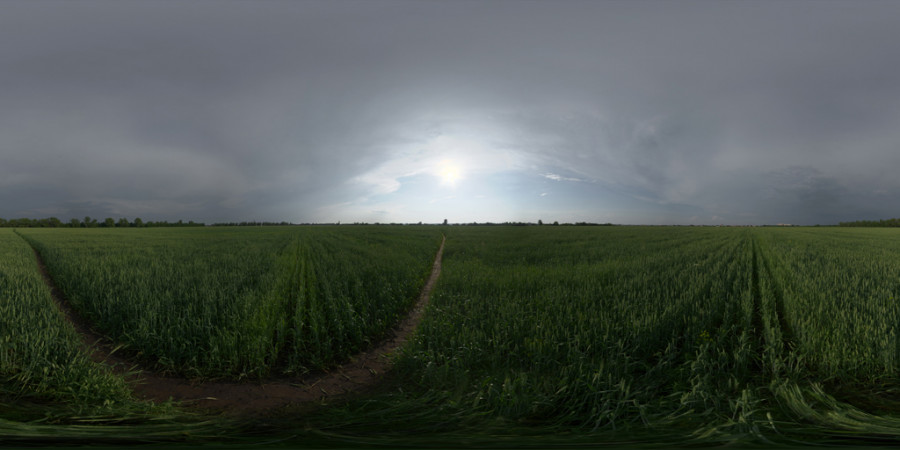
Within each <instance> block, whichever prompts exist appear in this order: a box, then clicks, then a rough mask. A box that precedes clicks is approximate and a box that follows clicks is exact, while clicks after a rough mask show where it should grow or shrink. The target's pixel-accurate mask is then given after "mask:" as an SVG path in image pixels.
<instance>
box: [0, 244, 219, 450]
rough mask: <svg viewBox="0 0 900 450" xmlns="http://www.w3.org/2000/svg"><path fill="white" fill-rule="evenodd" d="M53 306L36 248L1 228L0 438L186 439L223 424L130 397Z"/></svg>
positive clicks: (61, 440)
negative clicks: (92, 358) (35, 253)
mask: <svg viewBox="0 0 900 450" xmlns="http://www.w3.org/2000/svg"><path fill="white" fill-rule="evenodd" d="M87 351H88V349H87V348H86V347H85V346H84V344H83V343H82V342H81V340H80V339H79V336H78V334H77V332H76V331H75V329H74V328H73V327H72V326H71V325H70V324H69V323H68V322H67V321H66V319H65V317H64V316H63V313H62V312H61V311H60V310H59V309H58V308H57V307H56V305H55V304H54V303H53V300H52V298H51V295H50V290H49V288H48V287H47V286H46V284H44V282H43V280H42V278H41V275H40V272H39V271H38V266H37V262H36V260H35V256H34V253H33V252H32V250H31V248H30V247H29V246H28V244H26V243H25V241H23V240H22V239H21V238H20V237H19V236H17V235H16V234H15V233H14V232H13V230H11V229H0V444H4V445H8V444H12V443H16V442H27V443H32V444H33V443H36V442H43V443H60V444H62V443H66V444H74V443H85V442H111V441H112V442H115V441H119V440H122V439H128V440H130V441H133V440H135V439H137V440H142V441H145V442H160V441H172V440H177V441H184V440H186V439H189V438H190V437H191V436H205V437H207V438H208V437H212V436H217V435H220V434H221V433H222V432H223V430H224V428H223V426H222V425H223V424H221V423H218V422H215V421H212V422H211V421H208V420H207V419H203V418H199V417H192V416H190V415H185V414H181V413H177V412H176V411H175V410H174V409H173V407H172V406H171V405H154V404H152V403H149V402H144V401H139V400H135V399H134V398H133V397H132V396H131V391H130V389H129V388H128V386H127V385H126V383H125V381H124V380H123V379H122V378H121V377H120V376H118V375H116V374H114V373H112V372H111V371H110V370H109V369H108V368H107V367H106V366H104V365H102V364H98V363H94V362H92V361H91V360H90V358H89V357H88V356H87V355H88V353H87Z"/></svg>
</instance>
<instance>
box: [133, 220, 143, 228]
mask: <svg viewBox="0 0 900 450" xmlns="http://www.w3.org/2000/svg"><path fill="white" fill-rule="evenodd" d="M132 225H133V226H135V227H138V228H140V227H143V226H144V221H143V220H141V218H140V217H135V218H134V223H133V224H132Z"/></svg>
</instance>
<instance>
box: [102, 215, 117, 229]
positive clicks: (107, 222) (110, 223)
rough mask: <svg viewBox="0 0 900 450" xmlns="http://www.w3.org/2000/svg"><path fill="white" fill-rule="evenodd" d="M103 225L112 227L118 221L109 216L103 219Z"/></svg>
mask: <svg viewBox="0 0 900 450" xmlns="http://www.w3.org/2000/svg"><path fill="white" fill-rule="evenodd" d="M101 226H103V227H106V228H112V227H114V226H116V221H115V220H113V218H112V217H107V218H106V219H103V225H101Z"/></svg>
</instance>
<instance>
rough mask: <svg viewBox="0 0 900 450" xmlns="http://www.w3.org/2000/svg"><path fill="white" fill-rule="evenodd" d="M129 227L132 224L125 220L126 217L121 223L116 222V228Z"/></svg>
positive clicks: (120, 220)
mask: <svg viewBox="0 0 900 450" xmlns="http://www.w3.org/2000/svg"><path fill="white" fill-rule="evenodd" d="M128 225H130V224H129V223H128V219H126V218H124V217H122V218H120V219H119V221H118V222H116V226H117V227H120V228H121V227H127V226H128Z"/></svg>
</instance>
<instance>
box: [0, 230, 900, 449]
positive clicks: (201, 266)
mask: <svg viewBox="0 0 900 450" xmlns="http://www.w3.org/2000/svg"><path fill="white" fill-rule="evenodd" d="M0 231H3V230H0ZM18 232H19V233H20V234H21V235H22V237H24V238H25V240H27V241H28V242H29V243H31V244H32V245H33V246H34V247H35V248H36V249H37V250H38V251H39V252H40V254H41V256H42V259H43V260H44V262H45V263H46V265H47V268H48V271H49V272H50V274H51V275H52V277H53V279H54V280H55V281H56V283H57V285H58V286H59V287H60V289H62V290H63V291H64V292H65V294H66V296H67V298H68V299H69V300H70V301H71V302H72V303H73V305H74V306H75V307H76V308H77V309H78V310H79V311H80V312H81V313H82V314H83V315H84V316H85V317H86V318H87V319H88V320H90V321H92V322H93V323H95V324H96V326H97V328H99V329H100V330H102V332H103V333H104V334H106V335H107V336H109V338H110V339H111V340H113V341H115V342H118V343H120V344H122V345H123V346H124V350H122V351H123V352H126V353H127V354H128V355H130V357H132V358H134V359H135V360H136V361H138V362H140V363H141V364H144V365H146V366H148V367H151V368H153V369H154V370H157V371H166V372H171V373H175V374H180V375H182V376H188V377H194V378H197V377H199V378H211V377H229V378H251V379H253V380H254V381H253V382H256V383H259V382H265V380H266V377H269V376H272V375H279V376H283V375H290V374H302V373H305V372H308V371H313V370H323V369H324V370H328V368H330V367H333V366H334V365H335V364H338V363H340V362H341V361H342V360H343V359H345V358H347V357H348V356H350V355H353V354H355V353H357V352H359V351H361V350H363V349H365V348H366V347H367V346H368V345H370V344H372V343H374V342H377V341H378V340H379V339H380V338H381V337H382V336H384V335H385V334H386V333H387V332H388V330H390V329H391V327H393V326H395V324H396V323H397V321H398V320H399V319H400V318H401V317H402V316H403V315H405V313H406V311H407V310H408V308H409V307H410V305H411V304H412V303H413V302H414V301H415V298H416V296H417V294H418V291H419V290H420V289H421V288H422V285H423V284H424V281H425V279H426V278H427V276H428V273H429V271H430V270H431V263H432V261H433V259H434V256H435V252H436V251H437V249H438V246H439V245H440V242H441V234H442V233H443V234H445V235H446V246H445V250H444V253H443V265H442V271H441V274H440V278H439V280H438V284H437V287H436V289H435V291H434V293H433V294H432V298H431V302H430V304H429V306H428V308H427V310H426V313H425V318H424V321H423V322H422V324H421V325H420V326H419V328H418V329H417V330H416V333H415V336H414V338H413V339H412V340H411V341H410V342H408V343H407V345H406V346H405V347H404V348H403V349H402V351H401V352H400V353H399V354H398V355H395V358H396V365H395V368H394V370H393V371H392V372H391V376H390V377H388V378H387V379H385V381H384V384H383V385H382V386H381V388H380V389H378V390H377V391H375V392H367V393H362V394H360V395H359V396H357V397H356V398H355V399H351V400H349V401H347V402H336V403H332V404H329V405H325V407H320V408H318V409H317V410H315V411H314V412H311V413H309V414H307V415H304V416H302V417H299V418H298V417H292V418H289V419H285V421H284V423H281V424H280V425H279V427H280V428H277V429H276V430H269V431H270V432H271V433H275V434H278V433H284V434H285V435H294V434H297V433H300V431H298V430H307V431H306V432H309V430H315V431H313V432H312V433H313V434H314V435H315V436H319V437H321V436H330V438H329V439H335V440H338V441H343V442H354V443H359V442H363V441H360V440H359V439H361V438H360V436H366V438H365V440H364V442H368V443H372V444H384V445H389V444H390V443H391V442H398V441H404V442H407V443H413V444H422V443H426V442H434V440H435V439H445V440H452V439H462V437H461V436H471V435H472V434H473V433H475V434H476V435H478V434H479V433H480V436H481V437H480V438H477V437H476V438H475V440H474V441H466V442H470V443H472V442H475V443H482V444H484V445H488V444H490V443H491V442H495V441H494V439H496V437H497V435H511V436H513V437H512V438H511V439H516V438H515V436H533V435H543V436H549V435H553V434H560V433H564V434H565V436H566V437H565V438H557V440H552V439H551V440H543V441H541V442H542V443H543V444H544V445H550V444H553V443H556V444H561V443H563V442H566V440H568V441H571V442H580V443H591V442H615V441H617V440H620V441H622V442H642V441H648V442H671V441H676V442H678V443H695V444H714V443H727V442H766V441H776V442H782V443H792V442H810V441H815V442H831V443H846V442H850V441H853V442H856V443H865V442H871V440H873V439H880V440H881V441H880V442H882V443H883V442H885V441H884V440H888V441H890V442H895V440H896V439H897V438H898V437H900V420H898V419H896V414H897V413H898V412H900V395H898V394H900V382H898V381H900V378H898V362H897V361H898V356H900V340H898V337H897V332H896V326H897V324H898V319H900V302H898V301H897V299H898V296H900V257H898V256H897V255H900V233H897V232H896V231H895V230H872V229H834V228H819V229H816V228H797V229H775V228H763V229H750V228H659V227H552V226H543V227H536V226H531V227H346V226H342V227H302V228H259V229H258V228H244V229H238V228H225V229H188V230H169V229H153V230H150V229H145V230H141V229H124V230H99V229H94V230H20V231H18ZM0 238H2V239H3V240H2V242H3V245H4V246H3V247H2V248H3V251H4V253H3V254H2V258H3V259H2V261H0V267H2V268H3V277H2V278H0V281H2V282H3V283H4V284H2V287H3V290H2V291H0V295H2V297H0V308H3V311H4V314H3V317H2V318H0V320H4V322H2V323H3V325H4V326H3V327H2V328H0V344H2V345H3V347H2V348H0V356H4V358H5V359H4V360H3V361H2V366H0V368H2V374H3V376H4V378H5V379H6V381H5V382H4V383H5V384H4V385H3V386H4V391H3V396H4V397H3V398H4V400H2V401H3V402H5V403H12V404H16V403H15V402H16V401H18V400H17V399H19V398H22V395H24V394H22V392H28V393H29V394H28V395H37V396H40V397H41V398H43V399H45V400H46V401H50V402H57V403H68V402H74V401H77V400H76V397H75V396H74V394H66V393H64V391H65V387H64V386H70V385H72V384H73V383H75V384H77V385H79V386H86V387H83V388H81V391H83V392H82V393H80V394H78V395H82V396H86V397H85V398H91V395H94V396H97V395H100V394H96V392H104V394H102V395H112V394H106V392H118V394H115V395H118V397H114V398H116V399H118V400H116V401H117V402H119V403H120V404H130V405H141V404H140V403H139V402H138V401H137V400H134V399H131V398H130V397H129V394H128V389H127V386H126V383H124V382H123V381H122V380H121V379H119V378H116V377H115V376H114V375H112V374H110V373H109V372H108V371H104V370H102V369H103V368H102V367H101V366H98V365H96V364H94V363H91V362H90V361H89V360H88V359H87V358H86V357H84V355H83V350H80V347H79V345H78V336H77V335H76V334H74V332H73V331H72V330H69V331H64V330H68V329H69V328H67V324H66V323H65V320H64V319H63V317H62V316H61V314H59V313H56V314H54V306H53V304H52V302H51V301H50V298H49V291H48V290H47V289H46V286H43V285H42V284H41V282H40V275H39V273H38V267H37V264H36V263H35V260H34V259H33V254H31V253H29V252H30V251H31V250H30V249H29V247H28V245H27V244H26V241H25V240H23V239H21V238H20V237H19V236H16V235H15V234H13V233H12V232H9V231H4V233H2V234H0ZM11 280H16V281H15V282H13V281H11ZM24 305H39V307H38V306H29V307H28V308H29V309H25V306H24ZM34 311H42V312H41V313H40V314H44V315H46V316H47V318H46V319H40V320H44V321H45V322H46V323H47V324H46V325H42V326H40V327H38V328H41V329H57V328H58V329H60V330H63V331H59V332H52V333H43V337H41V338H40V339H38V338H34V337H28V338H22V337H20V336H25V335H28V333H29V332H31V331H30V330H32V329H34V328H35V327H31V326H30V324H31V323H36V322H35V321H36V320H38V319H35V318H34V317H38V316H36V315H35V314H38V313H36V312H34ZM42 323H43V322H42ZM41 339H43V340H41ZM27 355H32V356H27ZM33 355H38V356H33ZM60 355H62V356H60ZM24 358H31V359H24ZM54 358H56V359H54ZM69 360H71V361H73V362H72V363H71V364H70V363H67V362H66V361H69ZM28 361H31V362H28ZM70 367H77V368H79V369H78V371H79V373H84V374H86V375H79V376H84V377H88V376H94V375H90V374H91V373H93V372H91V371H92V370H93V371H94V372H96V373H97V374H99V375H97V376H102V377H106V378H101V379H103V380H106V381H104V383H106V384H107V385H109V386H113V387H111V388H110V387H97V388H93V387H91V386H94V385H96V384H98V382H94V381H81V379H80V378H79V379H78V380H75V381H64V382H63V381H58V378H59V377H61V376H63V374H66V373H68V372H67V371H68V370H70V369H69V368H70ZM65 376H69V375H65ZM91 383H94V384H91ZM104 386H106V385H104ZM116 386H118V387H116ZM116 389H118V390H116ZM16 392H18V393H16ZM78 398H81V397H78ZM6 399H9V400H6ZM96 403H97V400H94V404H96ZM101 404H102V402H101ZM134 407H140V406H134ZM143 408H144V409H145V410H146V411H152V410H151V409H150V407H149V406H147V405H144V406H143ZM20 409H21V407H20ZM26 409H27V408H26ZM147 414H151V415H152V414H154V413H152V412H150V413H147ZM3 417H5V418H7V419H8V418H9V417H10V416H3ZM55 420H57V421H59V422H60V423H67V422H66V420H67V419H65V417H63V416H59V417H58V418H57V419H55ZM2 433H3V431H2V430H0V435H2ZM301 434H302V433H301ZM436 436H437V437H436ZM507 438H508V439H509V437H507ZM479 439H481V440H479ZM521 439H524V437H523V438H521ZM297 442H298V443H302V442H304V441H303V440H302V439H301V440H298V441H297ZM458 442H461V441H458ZM512 442H517V443H519V445H524V444H527V443H528V440H527V439H525V440H520V441H515V440H514V441H512Z"/></svg>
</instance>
